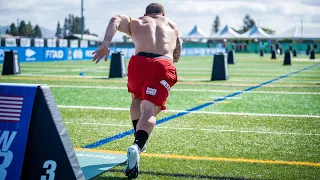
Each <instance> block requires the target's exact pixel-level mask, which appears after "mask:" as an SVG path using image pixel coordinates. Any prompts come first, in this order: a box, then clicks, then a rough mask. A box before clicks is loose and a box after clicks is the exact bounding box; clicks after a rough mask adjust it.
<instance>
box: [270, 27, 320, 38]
mask: <svg viewBox="0 0 320 180" xmlns="http://www.w3.org/2000/svg"><path fill="white" fill-rule="evenodd" d="M275 37H276V38H290V39H301V38H303V39H320V28H316V27H303V28H301V27H300V26H296V27H293V28H291V29H288V30H286V31H284V32H282V33H279V34H277V35H276V36H275Z"/></svg>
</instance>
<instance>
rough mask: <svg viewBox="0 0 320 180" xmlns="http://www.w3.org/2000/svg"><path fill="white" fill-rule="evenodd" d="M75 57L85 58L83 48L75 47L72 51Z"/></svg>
mask: <svg viewBox="0 0 320 180" xmlns="http://www.w3.org/2000/svg"><path fill="white" fill-rule="evenodd" d="M72 57H73V59H82V58H83V53H82V50H81V49H75V50H74V51H73V53H72Z"/></svg>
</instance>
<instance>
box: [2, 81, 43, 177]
mask: <svg viewBox="0 0 320 180" xmlns="http://www.w3.org/2000/svg"><path fill="white" fill-rule="evenodd" d="M18 85H19V84H16V85H13V84H0V159H2V161H0V179H12V180H15V179H20V176H21V170H22V166H23V160H24V154H25V150H26V143H27V139H28V130H29V124H30V119H31V114H32V108H33V103H34V98H35V94H36V90H37V87H38V86H37V85H21V84H20V85H19V86H18Z"/></svg>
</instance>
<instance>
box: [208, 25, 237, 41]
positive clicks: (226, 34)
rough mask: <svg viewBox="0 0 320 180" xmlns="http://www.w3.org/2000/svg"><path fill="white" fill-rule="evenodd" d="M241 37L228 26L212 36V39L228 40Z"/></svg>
mask: <svg viewBox="0 0 320 180" xmlns="http://www.w3.org/2000/svg"><path fill="white" fill-rule="evenodd" d="M237 37H240V34H239V33H237V32H236V31H234V30H233V29H231V28H229V26H228V25H226V26H225V27H224V28H223V29H222V30H220V31H219V32H217V33H215V34H213V35H212V36H210V38H212V39H228V38H231V39H232V38H237Z"/></svg>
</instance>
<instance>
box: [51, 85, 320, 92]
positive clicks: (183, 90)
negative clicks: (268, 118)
mask: <svg viewBox="0 0 320 180" xmlns="http://www.w3.org/2000/svg"><path fill="white" fill-rule="evenodd" d="M49 87H54V88H79V89H114V90H117V89H119V90H127V87H119V86H71V85H49ZM171 91H180V92H238V91H231V90H211V89H178V88H173V89H171ZM245 93H260V94H261V93H263V94H320V92H285V91H283V92H281V91H249V92H245Z"/></svg>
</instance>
